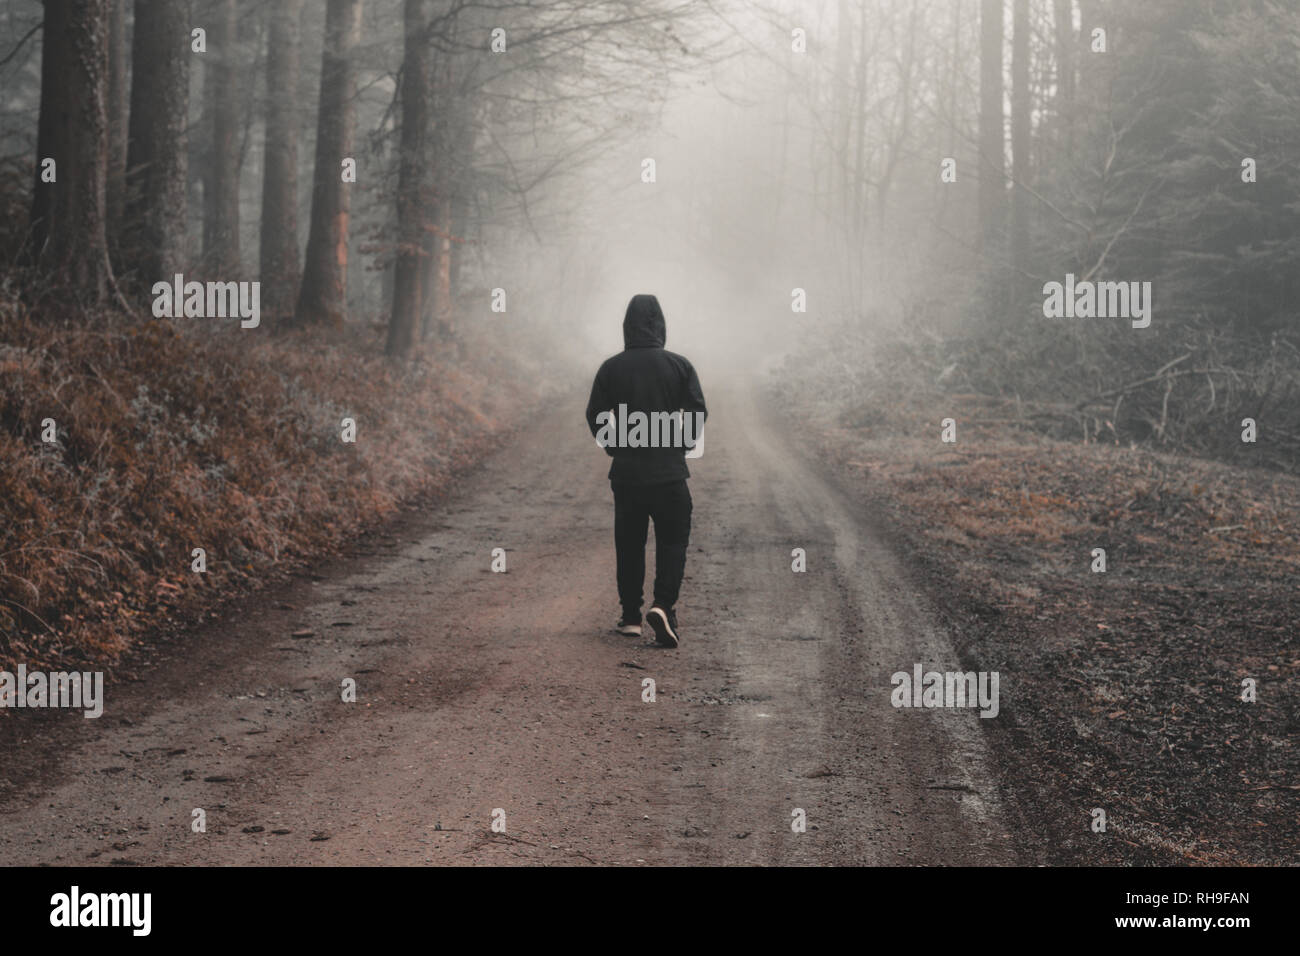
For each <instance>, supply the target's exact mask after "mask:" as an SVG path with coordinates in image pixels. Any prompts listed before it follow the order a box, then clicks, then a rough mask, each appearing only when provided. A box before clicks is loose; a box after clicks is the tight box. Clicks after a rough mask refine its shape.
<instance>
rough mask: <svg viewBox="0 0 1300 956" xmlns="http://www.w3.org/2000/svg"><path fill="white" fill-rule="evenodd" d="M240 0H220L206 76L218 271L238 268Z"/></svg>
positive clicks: (209, 198) (213, 259)
mask: <svg viewBox="0 0 1300 956" xmlns="http://www.w3.org/2000/svg"><path fill="white" fill-rule="evenodd" d="M238 29H239V3H238V0H215V7H214V9H213V13H212V29H210V30H209V31H208V53H207V56H208V59H207V60H206V64H207V69H205V70H204V74H203V87H204V89H203V95H204V108H205V110H206V117H205V122H206V123H207V124H208V127H209V130H210V135H211V137H212V139H211V143H210V151H209V154H208V161H207V164H206V169H205V171H204V172H205V176H204V179H203V260H204V266H205V268H206V269H207V270H208V271H209V272H210V273H212V274H213V275H221V276H234V275H237V274H238V272H239V165H240V153H239V145H240V129H239V102H240V100H239V87H240V84H241V82H242V77H241V75H240V72H241V71H240V62H239V61H240V57H239V48H238Z"/></svg>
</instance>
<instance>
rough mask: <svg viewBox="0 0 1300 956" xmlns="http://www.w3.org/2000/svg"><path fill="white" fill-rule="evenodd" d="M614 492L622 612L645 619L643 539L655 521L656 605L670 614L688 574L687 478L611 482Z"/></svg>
mask: <svg viewBox="0 0 1300 956" xmlns="http://www.w3.org/2000/svg"><path fill="white" fill-rule="evenodd" d="M610 486H611V487H612V488H613V489H614V549H615V551H616V552H617V555H618V599H619V602H620V603H621V604H622V605H623V613H624V614H626V615H628V616H630V617H633V618H639V617H640V616H641V600H642V596H641V592H642V588H643V587H644V586H645V539H646V532H647V530H648V528H649V520H650V519H651V518H653V519H654V523H655V598H654V603H655V604H657V605H659V606H660V607H662V608H664V609H665V610H671V609H672V607H673V605H674V604H676V603H677V592H678V591H680V590H681V586H682V574H683V573H685V571H686V545H687V543H688V542H689V541H690V537H691V492H690V490H689V489H688V488H687V487H686V481H685V479H683V480H681V481H670V482H667V483H665V484H660V485H629V484H625V483H623V482H618V481H611V482H610Z"/></svg>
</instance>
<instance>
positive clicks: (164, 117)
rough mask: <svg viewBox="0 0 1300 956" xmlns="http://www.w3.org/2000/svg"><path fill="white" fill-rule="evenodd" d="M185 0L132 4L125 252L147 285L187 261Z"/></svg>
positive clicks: (178, 269)
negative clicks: (133, 20)
mask: <svg viewBox="0 0 1300 956" xmlns="http://www.w3.org/2000/svg"><path fill="white" fill-rule="evenodd" d="M189 6H190V5H189V3H188V2H187V0H136V3H135V36H134V37H133V39H132V44H131V120H130V127H129V145H128V148H127V207H126V224H125V231H124V235H123V251H124V254H125V255H126V256H127V259H128V261H129V262H130V263H131V264H132V266H133V267H134V268H135V269H136V270H137V271H138V273H139V276H138V278H139V281H140V282H143V283H145V284H152V283H154V282H158V281H163V280H168V281H170V280H171V278H172V276H173V275H175V274H176V273H177V272H181V271H183V269H184V266H185V264H186V255H185V246H186V238H185V236H186V207H187V201H188V198H189V189H188V181H187V178H186V176H187V170H188V157H189V146H188V144H187V141H186V128H187V127H188V125H189V108H190V58H191V57H192V56H194V55H195V54H193V53H191V52H190V28H191V18H190V10H189Z"/></svg>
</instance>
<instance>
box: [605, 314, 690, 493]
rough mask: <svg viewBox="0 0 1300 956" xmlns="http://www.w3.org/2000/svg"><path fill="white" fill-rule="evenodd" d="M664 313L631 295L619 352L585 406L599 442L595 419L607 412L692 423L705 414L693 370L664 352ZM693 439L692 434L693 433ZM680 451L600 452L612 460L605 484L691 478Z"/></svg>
mask: <svg viewBox="0 0 1300 956" xmlns="http://www.w3.org/2000/svg"><path fill="white" fill-rule="evenodd" d="M664 338H665V330H664V313H663V310H662V309H661V308H659V300H658V299H656V298H655V297H654V296H652V295H634V296H633V297H632V301H631V302H629V303H628V305H627V314H626V315H624V316H623V351H622V352H620V353H618V354H617V355H614V356H612V357H610V358H608V359H606V360H605V361H604V363H603V364H602V365H601V366H600V369H599V371H597V372H596V380H595V381H594V382H592V384H591V399H590V400H589V401H588V402H587V427H588V428H589V429H590V430H591V434H592V435H593V436H597V438H599V433H600V431H601V424H602V423H598V422H597V421H596V416H597V415H599V414H600V413H601V412H604V411H610V412H613V413H615V414H619V411H620V406H624V405H625V406H626V407H627V412H628V414H629V415H630V414H631V413H633V412H642V413H644V414H645V415H647V416H649V415H650V414H651V413H652V412H674V411H677V410H679V409H680V410H681V411H682V412H684V413H685V414H687V415H690V414H692V413H695V412H698V413H699V414H698V415H697V416H696V419H695V420H696V421H697V422H701V423H702V422H703V421H704V417H705V416H706V415H707V414H708V409H706V408H705V407H704V393H703V392H702V391H701V389H700V379H699V376H698V375H696V374H695V368H694V366H692V365H691V363H690V362H689V361H687V360H686V359H685V358H683V357H682V356H680V355H678V354H676V353H675V352H669V351H667V350H666V349H665V348H664ZM696 434H697V435H698V431H697V432H696ZM688 450H689V449H687V448H684V447H669V448H631V447H613V446H611V447H606V448H605V453H606V454H608V455H609V456H610V457H611V458H613V459H614V460H613V462H611V464H610V466H609V478H610V480H611V481H622V482H627V483H629V484H636V485H653V484H659V483H661V482H666V481H679V480H681V479H683V478H689V477H690V476H691V473H690V471H689V470H688V469H687V467H686V452H687V451H688Z"/></svg>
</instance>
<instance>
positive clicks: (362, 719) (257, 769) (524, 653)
mask: <svg viewBox="0 0 1300 956" xmlns="http://www.w3.org/2000/svg"><path fill="white" fill-rule="evenodd" d="M582 398H585V396H581V397H578V396H575V397H574V399H573V400H572V402H571V403H570V404H568V405H563V406H561V407H557V408H554V409H550V410H547V411H545V412H543V413H542V414H540V415H539V417H538V418H537V419H536V421H535V422H534V424H533V426H532V427H530V428H528V429H525V430H524V433H523V434H522V435H521V436H520V438H519V440H518V441H517V442H516V443H514V444H512V445H511V447H509V448H506V449H503V450H502V451H501V452H499V453H498V454H496V455H494V456H493V457H492V458H490V459H489V460H488V461H487V462H486V463H485V464H484V465H483V466H482V467H481V468H480V469H479V470H478V471H477V472H475V473H474V475H473V476H471V477H470V478H469V479H467V480H466V481H465V483H464V484H463V485H462V486H461V487H460V489H459V490H458V491H457V492H456V493H455V494H454V495H453V496H452V497H451V498H449V499H448V500H446V501H445V502H443V504H442V506H441V507H440V508H438V509H436V510H434V511H432V512H431V513H428V514H426V515H422V516H418V517H413V518H410V519H408V520H406V521H404V522H401V523H399V524H396V525H394V526H393V528H392V529H390V531H389V532H388V533H386V534H382V535H375V536H371V537H370V538H368V539H365V540H364V541H362V542H361V543H359V544H358V546H357V552H358V553H357V554H354V555H352V556H350V557H348V558H346V559H339V560H336V561H334V562H332V563H330V564H328V565H325V566H322V567H319V568H317V569H316V574H315V575H314V579H308V578H304V579H302V580H301V581H300V582H299V583H297V584H295V585H293V586H292V587H288V588H285V589H282V590H280V591H278V592H275V593H264V594H261V595H258V596H257V597H256V598H254V599H250V600H249V602H247V604H246V605H245V606H244V607H243V608H237V609H236V611H235V613H233V614H232V615H231V616H230V617H229V618H227V619H225V620H223V621H220V622H216V623H214V624H213V625H211V626H209V627H206V628H203V629H200V630H198V631H195V632H192V633H190V634H188V635H185V636H184V637H182V638H179V639H177V640H175V641H172V642H169V643H168V644H166V645H164V646H163V647H161V648H160V649H159V651H158V652H157V653H156V654H155V655H154V657H155V658H156V663H155V664H153V665H152V666H150V667H148V668H146V669H144V670H142V671H141V672H140V675H139V677H138V678H137V679H136V680H134V681H133V682H129V683H123V682H113V683H110V684H109V685H108V686H107V690H106V698H107V700H106V706H105V712H104V715H103V716H102V717H101V718H99V719H98V720H86V719H84V718H83V717H82V716H81V714H80V712H66V711H64V712H45V713H39V712H31V711H22V712H19V711H11V712H10V713H9V716H8V717H7V718H5V719H3V720H0V757H2V758H3V769H2V770H0V864H20V863H61V864H80V863H88V862H95V863H106V864H107V863H117V864H126V863H133V864H248V863H253V864H262V863H266V864H271V863H274V864H322V863H323V864H363V863H367V864H368V863H392V864H471V863H483V864H508V863H536V864H548V865H549V864H584V865H585V864H589V863H601V864H616V865H636V864H642V863H644V864H689V863H721V864H746V863H772V864H838V865H843V864H882V863H886V864H887V863H911V864H920V863H927V864H956V863H1010V862H1016V861H1017V859H1023V849H1022V852H1021V855H1020V856H1017V853H1016V851H1015V847H1016V846H1017V840H1016V839H1013V838H1012V836H1011V834H1012V833H1014V832H1016V829H1017V828H1016V827H1015V826H1014V824H1013V822H1012V821H1011V820H1009V819H1008V816H1009V814H1010V811H1009V810H1008V809H1007V805H1008V801H1006V800H1004V799H1003V798H1002V797H1001V795H1000V789H999V784H998V781H997V779H996V778H995V776H994V774H993V772H992V770H991V761H990V758H989V754H988V753H987V744H986V742H985V739H984V736H985V735H984V734H983V732H982V728H981V727H980V726H979V724H980V718H979V717H978V715H977V713H976V712H975V711H973V710H942V709H941V710H920V709H913V710H905V709H895V708H894V707H892V706H891V705H890V691H891V690H892V687H891V684H890V675H891V674H892V673H894V672H895V671H900V670H902V671H909V672H910V671H911V669H912V667H913V665H914V664H915V663H918V662H919V663H921V664H923V665H925V667H926V669H927V670H929V669H935V670H957V669H959V667H958V666H957V665H958V662H957V659H956V657H955V655H954V652H953V649H952V647H951V646H950V642H949V640H948V638H947V636H946V635H945V634H944V633H943V631H942V630H941V629H940V628H939V627H938V626H937V624H936V623H935V615H934V613H933V609H932V608H931V607H930V606H929V605H928V604H927V602H926V600H925V599H924V598H923V597H921V595H920V593H919V592H918V590H917V589H916V587H915V586H914V585H913V584H912V583H911V582H910V581H909V579H908V577H907V575H906V573H905V572H904V571H903V569H902V568H901V567H900V565H899V563H898V561H897V560H896V558H895V557H894V555H893V554H892V553H891V552H890V550H889V549H888V548H887V547H886V546H885V545H884V544H883V543H882V542H881V540H880V539H879V537H878V536H877V535H876V534H874V533H873V531H872V530H871V525H870V522H869V521H868V520H867V516H865V515H864V514H862V513H861V511H860V506H858V505H857V504H855V503H854V501H853V500H852V496H851V495H850V494H846V493H844V491H843V490H841V489H837V488H836V486H835V484H834V481H833V480H832V479H830V478H829V477H827V476H824V475H823V474H821V473H820V471H819V462H818V461H817V460H815V459H813V458H810V457H809V456H808V455H807V454H805V453H804V452H803V450H802V448H801V445H800V440H799V436H798V435H797V434H791V433H789V431H788V430H783V429H782V428H781V427H780V426H777V425H775V424H773V423H772V422H771V421H769V420H767V419H765V418H764V417H763V415H762V413H760V412H759V411H758V403H757V402H756V401H755V400H754V398H753V396H751V395H748V394H734V393H732V394H728V393H726V392H725V391H724V390H722V389H714V390H713V391H711V392H710V405H711V413H712V414H711V417H710V423H709V428H708V430H707V433H706V434H707V443H706V449H705V453H704V457H703V458H702V459H700V460H698V461H695V462H692V466H691V467H692V473H693V475H694V478H693V480H692V491H693V494H694V498H695V514H694V534H693V538H692V542H691V549H690V553H689V557H688V562H687V571H686V575H687V576H686V583H685V586H684V589H683V600H682V602H681V603H680V604H679V611H678V614H679V618H680V621H681V624H682V628H683V634H684V642H683V646H682V648H681V649H680V650H677V651H668V650H661V649H659V648H657V647H655V646H654V645H653V644H652V643H649V641H648V640H647V639H642V638H627V637H620V636H618V635H616V634H614V633H613V632H612V630H611V625H612V623H613V621H614V619H615V617H616V612H617V604H616V601H615V595H614V587H613V581H614V572H613V531H612V509H611V500H610V492H609V486H608V483H607V482H606V481H605V479H604V473H605V463H604V461H605V459H604V456H603V455H602V454H601V453H600V451H599V449H597V448H596V447H595V446H594V443H593V442H591V440H590V439H589V437H588V436H587V435H586V434H585V433H584V431H583V428H582V418H581V412H582ZM652 540H653V537H652ZM494 548H503V549H505V552H506V561H507V570H506V572H505V573H494V572H493V571H492V570H491V564H492V551H493V549H494ZM794 548H803V549H805V551H806V553H807V571H806V573H794V572H793V571H792V570H791V561H792V558H791V551H792V549H794ZM650 568H651V573H652V570H653V561H651V562H650ZM647 591H648V582H647ZM302 631H310V632H312V633H311V636H304V637H294V636H293V635H294V634H295V632H302ZM345 678H352V679H354V680H355V681H356V687H357V700H356V702H355V703H345V702H343V700H342V699H341V685H342V682H343V681H344V679H345ZM646 678H650V679H652V680H653V681H654V685H655V700H654V701H653V702H647V701H644V700H643V681H644V680H645V679H646ZM1003 693H1004V694H1005V693H1006V689H1005V687H1004V689H1003ZM1003 706H1004V707H1005V706H1006V705H1005V703H1004V705H1003ZM195 808H201V809H203V810H204V812H205V814H206V832H202V833H198V832H194V831H193V829H192V826H191V821H192V819H193V816H192V814H193V811H194V809H195ZM497 809H500V810H501V811H503V813H504V821H505V832H504V833H493V832H492V830H491V822H492V814H493V812H494V811H495V810H497ZM797 810H803V811H804V812H805V814H806V821H807V829H806V832H802V833H797V832H793V830H792V826H791V824H792V822H793V821H794V819H795V817H794V816H793V814H794V813H795V811H797Z"/></svg>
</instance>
